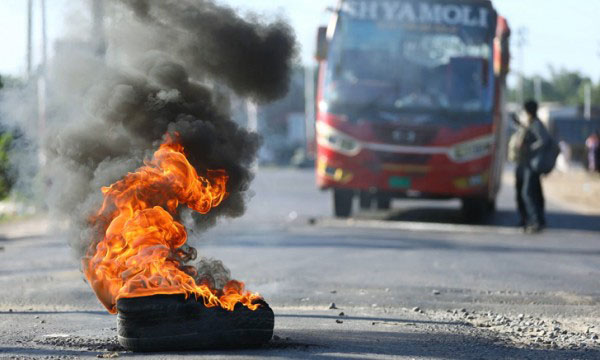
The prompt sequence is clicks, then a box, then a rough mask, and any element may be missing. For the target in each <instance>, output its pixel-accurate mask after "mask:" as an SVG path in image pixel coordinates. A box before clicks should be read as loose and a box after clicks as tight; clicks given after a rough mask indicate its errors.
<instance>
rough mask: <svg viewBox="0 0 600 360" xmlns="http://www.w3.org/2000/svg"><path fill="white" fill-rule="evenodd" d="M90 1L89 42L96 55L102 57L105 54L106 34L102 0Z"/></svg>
mask: <svg viewBox="0 0 600 360" xmlns="http://www.w3.org/2000/svg"><path fill="white" fill-rule="evenodd" d="M91 1H92V21H93V24H92V34H91V42H92V44H93V46H94V51H95V52H96V55H98V56H100V57H104V55H105V54H106V34H105V32H104V0H91Z"/></svg>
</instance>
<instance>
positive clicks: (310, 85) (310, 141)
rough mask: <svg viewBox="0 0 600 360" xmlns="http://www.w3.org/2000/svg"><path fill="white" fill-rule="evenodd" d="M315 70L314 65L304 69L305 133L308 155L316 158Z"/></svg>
mask: <svg viewBox="0 0 600 360" xmlns="http://www.w3.org/2000/svg"><path fill="white" fill-rule="evenodd" d="M315 120H316V119H315V68H314V67H313V66H312V64H308V65H306V66H305V67H304V131H305V138H306V139H305V146H306V150H305V152H306V155H307V156H308V157H309V158H310V159H313V158H314V157H315V147H314V146H315Z"/></svg>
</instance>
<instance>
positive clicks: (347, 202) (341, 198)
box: [333, 189, 354, 218]
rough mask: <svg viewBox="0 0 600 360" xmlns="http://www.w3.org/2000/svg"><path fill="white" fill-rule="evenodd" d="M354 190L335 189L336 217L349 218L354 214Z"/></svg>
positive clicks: (334, 205) (334, 206) (334, 207)
mask: <svg viewBox="0 0 600 360" xmlns="http://www.w3.org/2000/svg"><path fill="white" fill-rule="evenodd" d="M353 199H354V191H352V190H345V189H334V190H333V211H334V214H335V216H336V217H339V218H348V217H350V215H352V200H353Z"/></svg>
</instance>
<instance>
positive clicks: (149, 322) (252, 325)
mask: <svg viewBox="0 0 600 360" xmlns="http://www.w3.org/2000/svg"><path fill="white" fill-rule="evenodd" d="M260 305H261V306H260V307H259V308H258V309H257V310H254V311H252V310H250V309H248V308H247V307H245V306H243V305H242V304H237V305H236V307H235V309H234V311H228V310H225V309H222V308H221V307H213V308H207V307H205V306H204V304H203V303H202V302H198V301H196V299H195V298H193V297H192V298H188V299H185V297H184V296H183V295H157V296H150V297H141V298H132V299H120V300H119V301H118V302H117V309H118V312H119V315H118V318H117V324H118V339H119V343H120V344H121V345H122V346H123V347H125V348H126V349H127V350H131V351H135V352H156V351H182V350H207V349H225V348H241V347H257V346H260V345H263V344H265V343H267V342H268V341H270V340H271V338H272V336H273V327H274V323H275V316H274V314H273V311H272V310H271V308H270V307H269V305H268V304H267V303H265V302H261V303H260Z"/></svg>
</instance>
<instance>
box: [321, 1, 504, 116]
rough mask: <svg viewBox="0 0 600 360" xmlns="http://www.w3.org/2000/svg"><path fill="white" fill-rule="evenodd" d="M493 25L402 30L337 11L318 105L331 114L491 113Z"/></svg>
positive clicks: (395, 24) (416, 26)
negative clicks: (339, 110)
mask: <svg viewBox="0 0 600 360" xmlns="http://www.w3.org/2000/svg"><path fill="white" fill-rule="evenodd" d="M491 23H492V21H490V22H489V24H490V25H489V26H488V27H487V28H482V27H467V26H461V25H455V26H446V25H443V24H438V25H431V26H424V25H423V24H408V25H407V24H404V23H400V22H390V21H377V20H374V19H362V18H356V17H353V16H349V15H348V14H346V13H344V12H341V13H340V16H339V20H338V22H337V27H336V31H335V35H334V37H333V39H332V42H331V45H330V46H331V47H330V49H331V51H330V53H329V58H328V66H327V72H326V74H325V75H326V78H325V81H326V82H325V87H324V93H323V95H324V100H325V102H327V103H328V104H329V106H330V107H332V106H333V107H336V105H338V106H346V105H348V104H351V105H352V106H353V107H356V106H359V107H363V108H369V107H371V108H372V107H376V108H378V109H381V108H385V109H388V110H389V109H396V110H403V109H407V110H410V109H413V110H414V109H433V110H445V111H460V112H465V111H466V112H476V111H477V112H481V111H490V109H491V107H492V100H493V99H492V98H493V96H492V94H493V92H492V88H493V84H492V83H493V81H494V80H493V71H492V66H491V59H492V46H491V45H492V35H493V31H492V30H491V26H492V25H491Z"/></svg>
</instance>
